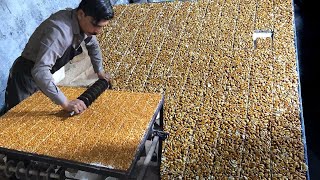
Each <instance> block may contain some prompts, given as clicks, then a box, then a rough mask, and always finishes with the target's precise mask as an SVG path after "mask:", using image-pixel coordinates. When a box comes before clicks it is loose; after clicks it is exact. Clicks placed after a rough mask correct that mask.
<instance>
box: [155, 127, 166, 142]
mask: <svg viewBox="0 0 320 180" xmlns="http://www.w3.org/2000/svg"><path fill="white" fill-rule="evenodd" d="M153 136H159V139H160V140H161V141H164V140H166V139H167V138H168V136H169V133H167V132H164V131H160V130H155V129H154V130H153Z"/></svg>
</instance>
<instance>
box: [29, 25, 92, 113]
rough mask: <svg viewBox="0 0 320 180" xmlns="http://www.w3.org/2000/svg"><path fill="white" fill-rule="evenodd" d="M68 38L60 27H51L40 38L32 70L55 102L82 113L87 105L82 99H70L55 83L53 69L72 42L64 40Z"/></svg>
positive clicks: (68, 109)
mask: <svg viewBox="0 0 320 180" xmlns="http://www.w3.org/2000/svg"><path fill="white" fill-rule="evenodd" d="M66 39H67V38H66V37H65V35H64V34H63V33H61V30H59V28H54V27H53V28H50V29H48V30H47V32H45V33H44V36H43V37H42V38H41V39H40V41H41V44H40V47H39V51H38V55H37V59H36V60H35V65H34V67H33V69H32V71H31V74H32V76H33V78H34V81H35V82H36V84H37V85H38V87H39V88H40V89H41V91H42V92H43V93H44V94H45V95H46V96H48V97H49V98H50V99H51V100H52V101H53V102H54V103H56V104H58V105H60V106H61V107H62V108H63V109H64V110H66V111H75V112H76V113H81V112H82V111H84V110H85V109H86V108H87V107H86V105H85V104H84V103H83V102H82V101H81V100H78V99H76V100H72V101H69V100H68V99H67V97H66V96H65V95H64V94H63V92H62V91H61V90H60V89H59V88H58V87H57V85H56V84H55V83H54V80H53V77H52V74H51V69H52V67H53V66H54V64H55V63H56V60H57V59H59V58H60V57H61V56H62V55H63V54H64V52H65V50H66V49H67V48H68V45H69V44H70V43H68V42H64V40H66Z"/></svg>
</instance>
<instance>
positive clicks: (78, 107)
mask: <svg viewBox="0 0 320 180" xmlns="http://www.w3.org/2000/svg"><path fill="white" fill-rule="evenodd" d="M61 106H62V108H63V109H64V110H65V111H68V112H71V111H74V112H75V114H80V113H82V112H83V111H84V110H86V109H87V106H86V105H85V104H84V102H83V101H81V100H80V99H75V100H72V101H68V102H66V103H64V104H62V105H61Z"/></svg>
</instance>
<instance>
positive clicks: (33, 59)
mask: <svg viewBox="0 0 320 180" xmlns="http://www.w3.org/2000/svg"><path fill="white" fill-rule="evenodd" d="M113 16H114V12H113V9H112V6H111V4H110V1H109V0H82V1H81V2H80V4H79V7H78V8H77V9H70V10H61V11H58V12H57V13H55V14H53V15H51V16H50V17H49V18H48V19H46V20H45V21H44V22H42V23H41V24H40V26H39V27H38V28H37V29H36V30H35V32H34V33H33V34H32V36H31V37H30V39H29V41H28V43H27V45H26V46H25V49H24V50H23V52H22V54H21V56H20V57H19V58H17V60H16V61H15V62H14V63H13V66H12V68H11V70H10V75H9V79H8V84H7V89H6V107H5V110H6V111H8V110H9V109H11V108H12V107H14V106H15V105H17V104H18V103H20V102H21V101H22V100H24V99H25V98H27V97H29V96H30V95H32V94H33V93H35V92H36V91H37V90H38V89H40V90H41V91H42V92H43V93H44V94H45V95H46V96H48V97H49V98H50V99H51V100H52V101H53V102H54V103H56V104H58V105H60V106H61V107H62V108H63V109H64V110H65V111H74V112H75V113H77V114H78V113H81V112H83V111H84V110H85V109H86V108H87V107H86V105H85V104H84V102H83V101H81V100H79V99H75V100H68V99H67V97H66V96H65V95H64V94H63V92H61V91H60V89H59V88H58V87H57V85H56V84H55V83H54V81H53V78H52V74H53V73H54V72H56V71H57V70H59V69H60V68H61V67H63V66H64V65H65V64H66V63H68V62H69V61H70V60H71V59H72V58H73V57H74V56H76V55H79V54H80V53H82V48H81V46H80V44H81V42H83V41H84V43H85V44H86V48H87V49H88V54H89V56H90V59H91V63H92V65H93V68H94V71H95V73H97V75H98V77H99V78H102V79H103V78H104V79H106V80H107V81H110V75H109V74H108V73H105V72H104V70H103V66H102V54H101V50H100V48H99V44H98V41H97V39H96V36H95V35H96V34H98V33H100V32H101V30H102V28H103V27H104V26H106V25H107V24H108V21H109V20H110V19H112V18H113Z"/></svg>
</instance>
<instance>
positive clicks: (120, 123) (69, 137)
mask: <svg viewBox="0 0 320 180" xmlns="http://www.w3.org/2000/svg"><path fill="white" fill-rule="evenodd" d="M61 89H62V91H63V92H64V93H65V94H66V96H67V97H68V98H69V99H74V98H77V97H78V96H79V95H80V94H81V93H82V92H84V90H85V89H84V88H71V87H62V88H61ZM161 98H162V97H161V95H160V94H151V93H133V92H124V91H110V90H107V91H105V92H104V93H103V94H101V95H100V96H99V97H98V98H97V99H96V100H95V101H94V103H93V104H91V106H90V107H89V108H88V109H87V110H86V111H84V112H83V113H82V114H81V115H77V116H73V117H68V114H67V113H66V112H63V111H62V110H61V107H60V106H57V105H55V104H53V103H52V102H51V101H50V100H49V99H48V98H47V97H46V96H45V95H44V94H42V93H41V92H38V93H36V94H34V95H32V96H31V97H29V98H27V99H26V100H25V101H23V102H21V103H20V104H19V105H17V106H16V107H14V108H13V109H11V110H10V111H9V112H7V113H6V114H5V115H4V116H2V117H1V118H0V128H1V132H0V147H2V148H7V149H11V150H18V151H23V152H27V153H34V154H39V155H46V156H51V157H54V158H62V159H67V160H73V161H77V162H83V163H87V164H92V163H93V164H99V165H101V166H104V167H108V168H112V169H118V170H125V171H126V170H127V169H128V168H129V167H130V165H131V163H132V160H133V158H134V156H135V155H136V151H137V148H138V145H139V144H140V142H141V140H142V137H143V136H144V135H145V132H146V130H147V128H148V127H149V123H150V121H151V119H152V117H153V115H154V113H155V111H156V109H157V107H158V105H159V103H160V101H161Z"/></svg>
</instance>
